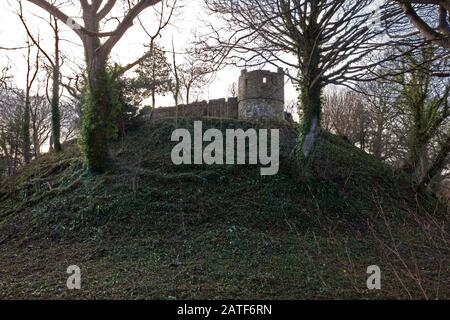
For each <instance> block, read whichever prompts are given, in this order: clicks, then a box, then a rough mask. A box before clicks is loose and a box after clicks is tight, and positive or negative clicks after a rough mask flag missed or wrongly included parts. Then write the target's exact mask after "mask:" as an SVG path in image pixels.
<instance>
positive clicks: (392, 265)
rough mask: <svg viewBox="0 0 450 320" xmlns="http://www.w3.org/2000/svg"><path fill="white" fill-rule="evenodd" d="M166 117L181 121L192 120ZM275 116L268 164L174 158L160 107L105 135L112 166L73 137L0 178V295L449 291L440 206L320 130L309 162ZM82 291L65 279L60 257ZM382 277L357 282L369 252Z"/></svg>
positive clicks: (207, 123)
mask: <svg viewBox="0 0 450 320" xmlns="http://www.w3.org/2000/svg"><path fill="white" fill-rule="evenodd" d="M178 126H179V127H183V128H189V129H191V130H192V121H190V120H183V121H180V122H179V123H178ZM254 126H256V127H270V126H272V127H273V126H276V127H280V128H281V129H282V130H281V146H282V150H281V151H282V152H281V170H280V172H279V174H278V175H276V176H272V177H261V176H260V174H259V167H257V166H256V167H255V166H211V167H209V166H174V165H173V164H172V162H171V160H170V152H171V148H172V146H173V145H174V143H172V142H170V136H171V133H172V131H173V129H174V128H175V123H174V121H172V120H166V121H158V122H156V123H152V124H150V123H148V124H145V125H142V126H140V127H138V128H136V129H134V130H133V131H131V132H130V133H129V134H128V135H127V136H126V137H124V138H123V139H121V140H120V141H117V142H115V143H114V144H113V145H112V148H111V149H112V160H113V161H112V163H113V167H112V168H111V171H110V172H108V173H106V174H104V175H99V176H91V175H89V174H88V173H87V172H86V171H85V168H84V166H83V162H82V160H81V159H80V156H79V152H78V148H77V146H76V144H74V143H72V144H67V145H65V151H64V152H63V153H61V154H59V155H53V154H48V155H44V156H43V157H42V158H40V159H38V160H36V161H34V162H33V163H32V164H31V165H30V166H28V167H26V168H24V169H23V170H22V172H20V173H19V174H18V175H17V176H15V177H14V178H13V179H11V180H10V181H7V182H6V183H5V184H4V185H3V186H2V188H1V191H0V297H2V298H36V299H41V298H114V299H123V298H131V299H134V298H148V299H173V298H178V299H184V298H191V299H192V298H194V299H197V298H208V299H219V298H222V299H225V298H233V299H234V298H257V299H265V298H273V299H297V298H301V299H304V298H321V299H333V298H358V299H372V298H377V299H378V298H410V297H412V298H436V297H437V298H448V297H449V296H448V290H446V287H445V283H447V282H448V280H449V270H448V265H449V263H448V262H449V261H448V260H449V259H448V258H449V252H448V241H447V239H448V236H447V233H446V228H447V226H448V220H447V208H446V207H445V206H444V205H443V204H441V203H440V202H439V201H438V200H437V199H435V198H434V197H432V196H421V195H417V194H415V193H414V192H413V190H412V189H411V188H410V186H409V183H408V180H407V178H406V177H404V176H403V175H402V174H401V173H399V172H395V171H393V170H392V169H391V168H390V167H388V166H387V165H385V164H383V163H381V162H379V161H378V160H377V159H375V158H373V157H372V156H370V155H367V154H365V153H364V152H362V151H360V150H358V149H356V148H355V147H353V146H351V145H350V144H348V143H347V142H345V141H344V140H343V139H340V138H339V137H336V136H333V135H331V134H328V133H323V134H322V135H321V137H320V139H319V141H318V144H317V147H316V149H315V151H314V154H313V157H312V160H311V162H310V163H309V167H310V169H311V173H312V174H311V175H310V176H308V177H306V176H305V174H304V172H302V166H303V164H301V163H299V162H297V161H296V160H293V159H294V158H295V157H293V154H292V150H293V146H294V145H295V143H296V141H297V132H296V129H295V127H293V126H291V125H286V124H274V123H252V122H238V121H232V120H227V121H224V120H215V119H209V120H204V129H207V128H209V127H215V128H219V129H222V130H224V129H226V128H238V127H239V128H244V129H245V128H250V127H254ZM73 264H76V265H79V266H80V267H81V269H82V290H80V291H76V292H72V291H69V290H67V289H66V287H65V284H66V280H67V277H68V275H67V274H66V273H65V271H66V268H67V267H68V266H69V265H73ZM373 264H375V265H379V266H380V267H381V269H382V290H380V291H369V290H367V289H366V278H367V275H366V269H367V267H368V266H369V265H373Z"/></svg>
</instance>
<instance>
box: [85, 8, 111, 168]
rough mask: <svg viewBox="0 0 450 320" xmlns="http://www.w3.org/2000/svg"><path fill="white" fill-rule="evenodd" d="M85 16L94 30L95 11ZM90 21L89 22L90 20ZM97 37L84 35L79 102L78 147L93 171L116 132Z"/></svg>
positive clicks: (104, 161) (107, 77) (103, 165)
mask: <svg viewBox="0 0 450 320" xmlns="http://www.w3.org/2000/svg"><path fill="white" fill-rule="evenodd" d="M91 14H92V15H93V16H92V17H87V18H86V17H85V19H84V20H85V23H86V25H87V27H88V29H89V30H95V31H97V32H98V29H99V28H98V21H96V18H95V12H94V11H92V13H91ZM91 21H93V23H92V24H91ZM100 45H101V43H100V38H99V37H97V36H93V35H89V36H85V38H84V48H85V55H86V63H87V66H88V70H87V74H88V83H87V87H86V92H85V95H86V96H85V104H84V106H83V124H82V129H81V149H82V151H83V154H84V156H85V158H86V162H87V165H88V168H89V170H90V171H91V172H93V173H101V172H104V171H105V169H106V168H107V166H108V162H109V152H108V151H109V150H108V142H109V140H110V139H111V138H112V137H113V135H114V134H115V133H116V129H115V125H114V116H115V115H114V112H113V110H114V107H113V106H114V104H115V102H114V91H115V90H114V86H113V82H112V80H111V77H110V75H109V74H108V70H107V65H106V64H107V56H102V55H99V54H98V52H97V50H98V48H99V47H100Z"/></svg>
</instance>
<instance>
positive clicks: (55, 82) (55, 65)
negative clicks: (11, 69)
mask: <svg viewBox="0 0 450 320" xmlns="http://www.w3.org/2000/svg"><path fill="white" fill-rule="evenodd" d="M51 4H52V5H53V6H55V7H58V4H57V2H56V1H55V0H53V1H52V2H51ZM18 16H19V18H20V21H21V22H22V24H23V26H24V28H25V30H26V32H27V35H28V37H29V38H30V39H31V40H32V42H33V44H34V45H36V46H37V47H38V49H39V50H40V51H41V53H42V54H43V56H44V57H45V58H46V59H47V62H48V63H49V64H50V69H51V74H52V76H51V78H52V94H51V97H50V103H51V105H52V137H51V143H50V145H51V147H53V148H54V149H55V151H57V152H59V151H61V142H60V134H61V114H60V110H59V109H60V108H59V103H60V94H61V93H60V82H61V80H60V78H61V72H60V69H61V53H60V35H59V33H60V31H59V25H58V19H57V18H56V17H55V16H51V17H50V21H48V25H49V26H50V27H51V29H52V32H53V37H54V51H53V57H51V55H50V54H48V53H47V52H46V51H45V50H44V48H43V47H42V46H41V45H40V44H39V40H37V39H36V38H35V36H33V34H32V33H31V31H30V29H29V27H28V25H27V23H26V19H25V17H24V12H23V6H22V1H21V0H19V12H18Z"/></svg>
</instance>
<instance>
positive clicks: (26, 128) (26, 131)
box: [22, 89, 31, 164]
mask: <svg viewBox="0 0 450 320" xmlns="http://www.w3.org/2000/svg"><path fill="white" fill-rule="evenodd" d="M22 136H23V160H24V161H25V164H29V163H30V161H31V154H30V144H31V139H30V92H29V90H28V89H27V91H26V96H25V109H24V113H23V125H22Z"/></svg>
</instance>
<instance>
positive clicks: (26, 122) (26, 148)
mask: <svg viewBox="0 0 450 320" xmlns="http://www.w3.org/2000/svg"><path fill="white" fill-rule="evenodd" d="M27 45H28V46H27V55H26V61H27V74H26V86H25V101H24V109H23V125H22V139H23V158H24V161H25V163H26V164H28V163H30V161H31V153H30V148H31V138H30V117H31V89H32V87H33V83H34V82H35V80H36V78H37V75H38V72H39V50H36V56H34V61H33V57H32V46H31V40H30V38H27Z"/></svg>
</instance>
